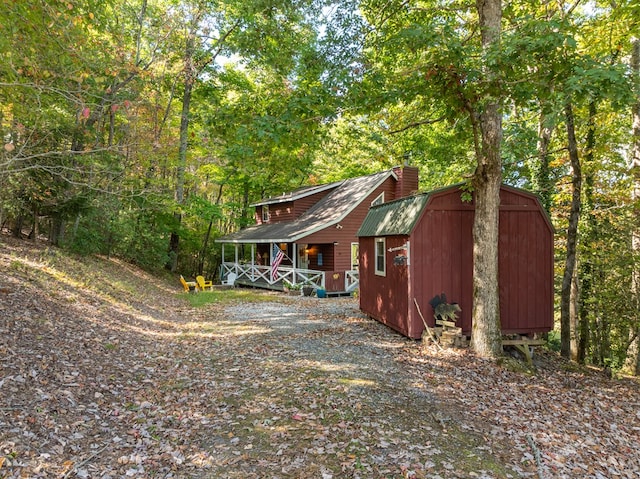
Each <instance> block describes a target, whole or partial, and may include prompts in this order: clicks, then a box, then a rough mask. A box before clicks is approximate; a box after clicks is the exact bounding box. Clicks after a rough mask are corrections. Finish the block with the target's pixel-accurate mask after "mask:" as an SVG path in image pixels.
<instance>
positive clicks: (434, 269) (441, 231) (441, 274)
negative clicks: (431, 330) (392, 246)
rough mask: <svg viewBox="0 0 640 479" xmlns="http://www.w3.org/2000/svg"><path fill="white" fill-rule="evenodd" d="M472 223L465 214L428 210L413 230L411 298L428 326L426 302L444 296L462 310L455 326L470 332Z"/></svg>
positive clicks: (430, 319) (431, 322) (429, 310)
mask: <svg viewBox="0 0 640 479" xmlns="http://www.w3.org/2000/svg"><path fill="white" fill-rule="evenodd" d="M472 221H473V214H472V213H471V212H468V211H454V210H431V209H429V210H428V211H427V212H426V214H425V215H424V217H423V220H422V221H421V222H420V223H419V225H418V227H417V228H416V229H415V232H414V235H413V242H412V257H411V261H412V262H413V264H414V271H415V273H414V274H415V278H414V279H415V282H414V286H415V295H416V298H417V299H418V302H419V304H420V308H421V309H422V312H423V314H424V316H425V319H426V320H427V323H428V324H429V325H430V326H433V325H434V317H433V309H432V308H431V305H430V304H429V301H430V300H431V298H433V297H434V296H436V295H440V294H442V293H445V295H446V296H447V300H448V301H449V302H456V303H458V304H459V305H460V308H461V309H462V311H461V313H460V314H459V324H460V325H461V326H462V327H463V329H466V328H468V329H469V330H470V329H471V300H472V298H471V291H472V289H471V283H470V281H469V279H468V278H470V277H471V275H472V273H473V271H472V266H473V262H472V256H471V252H472V245H471V242H470V238H471V228H472ZM416 320H417V321H421V320H420V318H416Z"/></svg>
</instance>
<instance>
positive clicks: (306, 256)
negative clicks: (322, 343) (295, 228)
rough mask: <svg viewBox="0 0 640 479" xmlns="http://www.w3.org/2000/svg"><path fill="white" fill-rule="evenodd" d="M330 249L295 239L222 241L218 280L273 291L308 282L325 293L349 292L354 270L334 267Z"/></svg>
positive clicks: (355, 283)
mask: <svg viewBox="0 0 640 479" xmlns="http://www.w3.org/2000/svg"><path fill="white" fill-rule="evenodd" d="M230 247H231V248H230ZM334 248H335V245H334V244H314V245H309V244H299V243H295V242H292V243H234V244H228V243H227V244H225V243H222V262H221V267H220V279H221V281H222V282H226V281H228V279H229V278H232V279H233V280H234V282H235V284H236V285H244V286H251V287H256V288H265V289H272V290H276V291H284V290H285V289H287V288H292V289H298V288H300V287H301V286H303V285H307V286H308V285H311V286H312V287H313V288H315V289H324V290H325V291H326V292H327V293H328V294H332V293H333V294H351V293H352V292H353V291H354V290H356V289H357V288H358V270H357V269H351V270H346V271H336V270H334V268H333V256H334V253H333V250H334ZM231 249H232V251H230V250H231Z"/></svg>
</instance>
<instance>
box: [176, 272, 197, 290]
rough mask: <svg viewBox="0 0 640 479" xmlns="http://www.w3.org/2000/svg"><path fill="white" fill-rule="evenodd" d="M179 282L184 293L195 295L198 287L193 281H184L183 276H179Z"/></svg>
mask: <svg viewBox="0 0 640 479" xmlns="http://www.w3.org/2000/svg"><path fill="white" fill-rule="evenodd" d="M180 282H181V283H182V286H183V287H184V290H185V292H187V293H195V292H196V291H197V288H198V285H197V284H196V282H195V281H187V280H186V279H184V276H182V275H180Z"/></svg>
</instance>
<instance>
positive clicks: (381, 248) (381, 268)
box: [376, 238, 386, 276]
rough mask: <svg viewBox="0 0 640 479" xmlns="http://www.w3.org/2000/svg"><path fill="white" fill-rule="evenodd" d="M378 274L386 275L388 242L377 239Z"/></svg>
mask: <svg viewBox="0 0 640 479" xmlns="http://www.w3.org/2000/svg"><path fill="white" fill-rule="evenodd" d="M376 274H377V275H380V276H385V275H386V241H385V239H384V238H376Z"/></svg>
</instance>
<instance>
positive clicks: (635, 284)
mask: <svg viewBox="0 0 640 479" xmlns="http://www.w3.org/2000/svg"><path fill="white" fill-rule="evenodd" d="M631 69H632V71H633V76H634V86H635V94H636V104H635V105H634V107H633V149H632V151H631V178H632V179H633V186H632V192H631V201H632V202H633V210H634V212H635V215H634V217H635V219H636V224H635V225H634V229H633V233H632V240H631V241H632V250H633V253H634V257H635V258H638V255H640V40H637V39H636V40H635V42H634V43H633V52H632V55H631ZM631 293H632V296H631V301H633V302H634V303H635V305H636V310H640V269H639V268H638V267H637V266H636V267H635V268H634V270H633V273H632V284H631ZM629 339H630V343H629V348H628V349H627V360H626V363H625V369H627V370H628V371H629V372H630V373H631V374H634V375H636V376H639V375H640V318H638V317H636V320H635V324H632V325H631V328H630V331H629Z"/></svg>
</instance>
